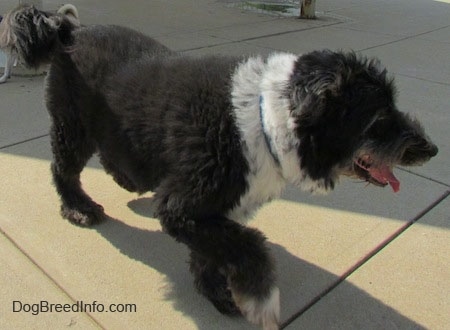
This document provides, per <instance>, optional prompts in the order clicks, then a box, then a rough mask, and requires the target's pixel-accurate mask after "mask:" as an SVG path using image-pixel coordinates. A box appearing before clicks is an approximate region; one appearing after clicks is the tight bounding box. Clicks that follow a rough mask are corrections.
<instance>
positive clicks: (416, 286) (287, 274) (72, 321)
mask: <svg viewBox="0 0 450 330" xmlns="http://www.w3.org/2000/svg"><path fill="white" fill-rule="evenodd" d="M16 3H17V1H12V0H2V2H1V3H0V13H1V14H4V13H6V11H7V10H9V9H11V8H12V7H14V6H15V4H16ZM71 3H73V4H74V5H75V6H76V7H77V8H78V10H79V12H80V16H81V20H82V23H83V24H110V23H111V24H119V25H125V26H129V27H132V28H136V29H138V30H140V31H142V32H144V33H146V34H147V35H149V36H152V37H154V38H155V39H157V40H159V41H161V42H163V43H165V44H166V45H168V46H169V47H171V48H173V49H175V50H179V51H183V52H185V53H187V54H190V55H193V56H198V55H202V54H249V53H250V54H268V53H270V52H273V51H289V52H294V53H302V52H306V51H309V50H313V49H322V48H331V49H346V50H348V49H353V50H356V51H358V52H361V53H363V54H366V55H369V56H377V57H378V58H380V60H381V61H382V63H383V64H384V65H386V66H387V68H388V70H389V72H390V73H392V74H393V75H394V76H395V78H396V81H397V86H398V92H399V95H398V105H399V108H400V109H401V110H403V111H406V112H409V113H411V114H413V115H415V116H416V117H417V118H418V119H419V120H421V121H422V122H423V124H424V126H425V128H426V130H427V131H428V133H429V134H430V136H431V137H432V139H433V141H434V142H435V143H436V144H437V145H438V147H439V149H440V153H439V154H438V156H436V157H435V158H433V159H432V160H431V162H430V163H429V164H427V165H425V166H423V167H420V168H411V169H408V170H405V169H397V170H396V176H397V177H398V178H399V179H400V181H401V182H402V190H401V191H400V192H399V193H397V194H394V193H392V192H391V191H390V189H389V188H386V189H380V188H377V187H371V186H369V187H365V185H364V184H362V183H356V182H354V181H353V180H344V181H343V182H342V184H341V185H340V186H339V187H338V188H337V189H336V190H335V191H334V192H333V193H331V194H330V195H328V196H309V195H307V194H304V193H300V192H299V191H297V190H295V189H294V188H289V189H288V190H287V191H286V193H285V194H284V196H283V198H282V199H280V200H278V201H274V202H273V203H271V204H269V205H267V206H265V207H264V208H262V209H261V210H260V211H259V212H258V213H257V215H256V217H255V220H254V221H252V222H250V224H249V225H251V226H254V227H257V228H259V229H260V230H261V231H263V232H264V233H265V234H266V236H267V237H268V240H269V247H270V249H271V250H272V252H273V254H274V256H275V258H276V261H277V265H278V267H277V269H278V283H279V287H280V291H281V309H282V312H281V318H282V322H283V326H284V327H285V328H286V329H289V330H294V329H413V328H414V329H415V328H419V329H420V328H427V329H448V328H449V324H450V254H449V250H450V229H449V228H450V196H449V195H450V129H449V127H450V112H449V111H450V109H449V105H450V61H449V58H450V2H449V1H448V0H442V1H433V0H380V1H371V0H361V1H352V0H336V1H334V0H317V8H316V9H317V11H318V13H319V15H318V16H319V18H318V19H317V20H314V21H309V20H308V21H306V20H299V19H296V18H293V17H283V18H281V17H278V16H273V15H267V14H262V13H255V12H248V11H244V10H242V9H240V8H238V7H235V6H231V5H230V1H215V0H213V1H206V0H195V1H194V0H191V1H186V0H161V1H144V0H138V1H133V2H129V3H125V2H123V1H116V0H114V1H112V0H111V1H88V0H73V1H72V2H71ZM59 4H60V2H58V1H54V0H51V1H44V9H56V8H57V6H58V5H59ZM43 80H44V78H43V77H42V76H38V77H17V76H13V77H12V78H11V79H10V80H9V81H8V82H7V83H6V84H3V85H0V173H2V176H1V179H0V186H1V187H2V192H1V194H0V249H1V251H2V252H3V253H2V254H1V255H0V329H26V328H33V329H41V328H45V327H46V328H52V329H53V328H55V329H60V328H66V327H70V328H77V329H91V328H92V329H95V328H107V329H124V328H127V329H183V330H184V329H202V330H209V329H256V327H253V326H251V325H249V324H248V323H247V322H246V321H245V320H243V319H240V318H228V317H226V316H223V315H221V314H220V313H218V312H217V311H216V310H215V309H214V308H213V307H212V305H210V303H209V302H208V301H206V299H204V298H203V297H201V296H200V295H198V294H197V293H196V291H195V289H194V287H193V283H192V277H191V275H190V273H189V270H188V265H187V259H188V252H187V250H186V249H185V248H184V246H182V245H181V244H177V243H176V242H175V241H173V240H172V239H171V238H170V237H169V236H168V235H166V234H164V233H162V232H161V227H160V225H159V223H158V221H157V220H156V219H154V218H152V217H151V214H152V203H151V196H152V194H150V193H149V194H146V195H143V196H137V195H134V194H130V193H128V192H126V191H123V190H121V189H120V188H119V187H118V186H117V185H115V183H114V182H113V181H112V180H111V178H110V177H108V176H107V175H106V174H105V173H104V172H103V171H102V170H101V167H100V165H99V164H98V161H96V160H95V159H94V160H92V161H91V163H90V165H89V167H88V168H86V170H85V171H84V172H83V177H82V180H83V184H84V187H85V189H86V190H87V191H88V192H89V194H90V195H91V196H92V197H93V198H94V199H95V200H96V201H98V202H99V203H101V204H102V205H103V206H104V207H105V211H106V213H107V214H108V215H109V216H110V219H109V220H108V221H106V222H104V223H102V224H100V225H98V226H96V227H94V228H92V229H83V228H79V227H76V226H72V225H70V224H69V223H68V222H67V221H65V220H62V219H61V217H60V215H59V202H58V197H57V195H56V193H55V191H54V188H53V186H52V183H51V178H50V171H49V164H50V159H51V152H50V146H49V138H48V130H49V118H48V115H47V113H46V110H45V108H44V105H43ZM14 301H16V302H15V303H14ZM40 301H48V303H52V304H66V303H67V304H74V303H76V302H80V301H82V302H83V303H85V304H91V305H92V304H93V302H94V301H95V302H96V304H97V305H98V304H102V305H104V306H105V309H106V308H107V307H106V306H109V305H110V304H116V305H119V306H120V307H126V306H125V305H126V304H130V305H127V306H129V307H130V306H136V311H135V312H134V311H128V312H123V313H119V312H115V313H112V312H109V313H107V312H103V313H102V312H99V311H98V310H97V311H91V312H67V313H65V312H49V313H41V314H39V315H32V314H33V313H32V312H31V311H30V312H24V311H22V312H13V307H15V308H16V309H17V308H18V306H19V305H20V304H35V303H39V302H40Z"/></svg>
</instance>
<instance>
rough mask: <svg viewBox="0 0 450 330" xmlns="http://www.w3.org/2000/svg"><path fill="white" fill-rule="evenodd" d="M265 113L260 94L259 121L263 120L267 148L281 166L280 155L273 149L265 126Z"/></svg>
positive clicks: (262, 125)
mask: <svg viewBox="0 0 450 330" xmlns="http://www.w3.org/2000/svg"><path fill="white" fill-rule="evenodd" d="M263 113H264V109H263V96H262V95H260V96H259V121H260V122H261V127H262V132H263V135H264V141H266V146H267V149H269V152H270V154H271V155H272V158H273V160H274V161H275V164H277V165H278V166H279V165H280V159H279V158H278V155H277V154H276V152H275V151H274V150H273V149H272V145H271V143H270V141H271V138H270V136H269V135H268V134H267V133H266V128H265V126H264V120H263Z"/></svg>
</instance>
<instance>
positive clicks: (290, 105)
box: [9, 7, 437, 329]
mask: <svg viewBox="0 0 450 330" xmlns="http://www.w3.org/2000/svg"><path fill="white" fill-rule="evenodd" d="M15 17H16V20H17V22H20V25H21V27H19V28H18V27H17V25H15V26H12V27H11V29H9V31H10V33H11V34H12V35H14V37H15V38H17V43H16V48H17V50H18V54H19V56H20V57H21V58H22V59H23V60H24V61H25V62H26V63H27V64H28V65H29V66H31V67H34V66H38V65H41V64H43V63H51V67H50V71H49V74H48V77H47V79H46V102H47V108H48V111H49V113H50V116H51V118H52V121H53V124H52V127H51V143H52V149H53V154H54V160H53V163H52V173H53V179H54V184H55V186H56V189H57V191H58V193H59V195H60V197H61V201H62V206H61V212H62V215H63V217H65V218H67V219H69V220H70V221H72V222H73V223H76V224H79V225H83V226H88V225H91V224H93V223H95V222H97V221H100V220H101V219H102V218H103V217H104V213H103V208H102V207H101V206H100V205H98V204H96V203H95V202H94V201H92V200H91V198H90V197H89V196H88V195H87V194H86V193H85V192H84V191H83V190H82V187H81V184H80V172H81V171H82V170H83V167H84V166H85V164H86V162H87V160H88V159H89V158H90V157H91V156H92V154H94V153H96V152H97V153H98V155H99V157H100V159H101V162H102V164H103V166H104V168H105V170H106V171H107V172H108V173H110V174H111V175H112V176H113V178H114V179H115V181H116V182H117V183H118V184H119V185H120V186H122V187H124V188H125V189H127V190H129V191H133V192H138V193H143V192H146V191H154V192H155V196H154V198H155V200H156V203H157V204H156V205H157V212H156V216H157V217H158V218H159V219H160V221H161V224H162V227H163V228H164V230H165V231H166V232H167V233H168V234H170V235H172V236H173V237H174V238H175V239H176V240H178V241H179V242H182V243H184V244H186V245H187V246H188V247H189V248H190V250H191V255H190V257H191V261H190V269H191V271H192V273H193V274H194V276H195V285H196V287H197V288H198V289H199V291H200V292H201V293H202V294H204V295H205V296H206V297H207V298H208V299H210V300H211V301H212V303H213V304H214V305H215V306H216V308H217V309H218V310H220V311H221V312H223V313H227V314H238V313H242V314H243V315H245V317H246V318H247V319H248V320H250V321H251V322H254V323H258V324H261V325H262V326H263V327H264V328H265V329H276V328H278V322H279V290H278V289H277V286H276V283H275V271H274V262H273V260H272V258H271V256H270V255H269V253H268V250H267V247H266V245H265V237H264V235H263V234H262V233H261V232H259V231H258V230H256V229H251V228H249V227H246V226H244V224H243V222H244V221H245V220H246V219H248V218H249V217H251V215H252V214H253V212H254V211H255V210H257V209H258V207H260V206H261V205H262V204H264V203H266V202H268V201H270V200H271V199H273V198H276V197H278V196H280V194H281V192H282V191H283V188H284V187H285V186H286V184H288V183H292V184H295V185H297V186H298V187H300V188H301V189H305V190H307V191H311V192H316V191H329V190H331V189H333V187H334V185H335V184H336V183H337V181H338V179H339V177H340V176H342V175H345V176H353V177H358V178H361V179H363V180H366V181H368V182H370V183H373V184H375V185H378V186H386V185H390V186H391V187H392V188H393V189H394V191H397V190H398V189H399V182H398V180H397V179H396V178H395V176H394V174H393V173H392V169H393V167H394V166H395V165H419V164H422V163H424V162H426V161H428V160H429V159H430V158H431V157H433V156H434V155H436V153H437V147H436V146H435V145H434V144H433V143H432V142H431V141H430V140H429V139H428V137H427V136H426V135H425V133H424V131H423V129H422V128H421V126H420V125H419V123H418V122H417V121H415V120H413V119H411V118H409V117H408V116H407V115H405V114H404V113H401V112H399V111H398V110H397V108H396V106H395V100H394V94H395V92H394V86H393V81H392V79H390V78H389V77H388V76H387V73H386V70H385V69H383V68H382V67H381V66H380V64H379V63H378V61H376V60H368V59H364V58H361V57H359V56H357V55H355V54H354V53H344V52H332V51H328V50H324V51H315V52H311V53H308V54H304V55H300V56H297V55H293V54H288V53H275V54H273V55H270V56H268V57H267V58H263V57H260V56H256V57H246V58H235V57H222V56H207V57H201V58H192V57H186V56H183V55H181V54H178V53H175V52H173V51H171V50H169V49H168V48H166V47H165V46H163V45H161V44H159V43H158V42H156V41H154V40H152V39H150V38H148V37H146V36H144V35H142V34H140V33H138V32H135V31H133V30H130V29H127V28H123V27H118V26H90V27H82V28H80V27H78V26H74V25H73V24H72V23H71V22H70V20H68V19H67V18H66V17H64V16H63V15H58V14H57V15H51V14H48V13H46V12H42V11H38V10H36V9H34V8H33V7H21V8H20V9H19V10H18V13H17V14H16V16H15ZM24 31H25V32H26V33H25V32H24ZM12 35H11V36H10V37H12Z"/></svg>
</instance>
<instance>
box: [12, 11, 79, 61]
mask: <svg viewBox="0 0 450 330" xmlns="http://www.w3.org/2000/svg"><path fill="white" fill-rule="evenodd" d="M7 24H8V28H9V31H8V32H9V34H10V36H9V37H10V38H11V39H12V40H14V41H15V42H14V48H15V50H16V51H17V54H18V55H19V58H20V59H21V61H22V62H24V64H25V65H26V66H27V67H30V68H38V67H39V66H41V65H43V64H48V63H49V62H51V59H52V57H53V54H55V53H56V52H60V51H64V49H65V48H66V47H68V46H71V45H72V43H73V37H72V31H73V30H75V29H77V28H79V26H80V22H79V19H78V11H77V9H76V8H75V6H73V5H64V6H63V7H61V8H60V9H59V10H58V12H57V13H49V12H45V11H41V10H38V9H36V8H35V7H34V6H30V5H23V6H19V7H18V8H16V9H15V10H13V11H12V12H11V13H10V15H9V21H8V22H7Z"/></svg>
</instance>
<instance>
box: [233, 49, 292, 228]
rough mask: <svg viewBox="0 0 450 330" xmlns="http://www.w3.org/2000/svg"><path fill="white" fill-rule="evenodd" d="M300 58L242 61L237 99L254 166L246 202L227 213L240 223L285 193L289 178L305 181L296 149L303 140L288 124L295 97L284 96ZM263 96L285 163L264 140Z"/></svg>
mask: <svg viewBox="0 0 450 330" xmlns="http://www.w3.org/2000/svg"><path fill="white" fill-rule="evenodd" d="M296 59H297V57H296V56H295V55H292V54H274V55H272V56H270V57H269V58H268V59H267V61H264V60H263V58H261V57H252V58H249V59H248V60H246V61H245V62H243V63H241V64H240V65H239V66H238V67H237V69H236V71H235V72H234V75H233V77H232V84H233V87H232V92H231V95H232V103H233V106H234V113H235V118H236V123H237V126H238V128H239V131H240V134H241V136H242V142H243V150H244V153H245V156H246V158H247V161H248V164H249V174H248V176H247V182H248V185H249V190H248V191H247V193H245V194H244V195H243V196H242V197H241V200H240V205H239V206H237V207H236V208H234V209H233V210H231V211H230V212H229V214H228V215H227V216H228V217H229V218H230V219H233V220H235V221H243V220H246V219H248V218H249V217H250V216H251V215H252V214H253V212H254V211H256V209H258V208H259V207H260V206H261V205H262V204H264V203H266V202H268V201H270V200H272V199H273V198H277V197H279V196H280V195H281V193H282V191H283V189H284V187H285V186H286V184H287V182H295V181H298V180H299V175H300V170H299V159H298V157H297V154H296V151H295V148H292V146H293V145H297V144H298V140H296V139H295V137H294V135H293V134H292V133H291V132H292V127H288V126H289V99H288V95H284V94H285V91H286V87H287V84H288V83H289V79H290V76H291V74H292V72H293V68H294V63H295V61H296ZM260 96H262V97H263V104H262V106H263V107H264V109H263V113H264V118H262V120H263V123H264V127H265V130H266V134H268V136H269V137H270V141H271V144H272V146H271V147H272V148H273V149H272V150H273V151H274V152H275V153H276V154H277V156H278V159H279V161H280V164H277V162H276V161H275V159H274V158H273V156H272V154H271V152H270V150H269V148H268V146H267V144H266V141H265V138H264V132H263V127H262V125H261V118H260V109H259V107H260V104H259V100H260Z"/></svg>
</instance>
